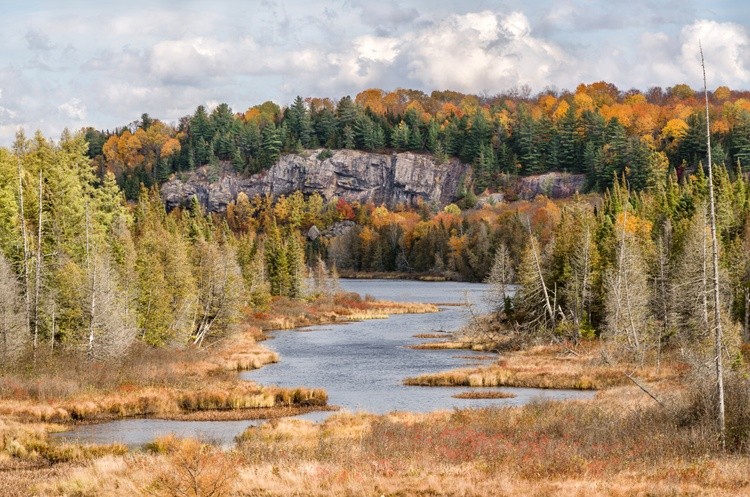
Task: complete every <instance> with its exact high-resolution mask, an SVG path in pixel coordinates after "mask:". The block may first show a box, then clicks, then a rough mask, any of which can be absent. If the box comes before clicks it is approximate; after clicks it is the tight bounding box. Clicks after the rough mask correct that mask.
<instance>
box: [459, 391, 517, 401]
mask: <svg viewBox="0 0 750 497" xmlns="http://www.w3.org/2000/svg"><path fill="white" fill-rule="evenodd" d="M515 396H516V394H514V393H510V392H498V391H497V390H485V391H481V390H473V391H469V392H461V393H457V394H455V395H451V397H453V398H454V399H513V398H515Z"/></svg>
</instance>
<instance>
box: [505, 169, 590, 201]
mask: <svg viewBox="0 0 750 497" xmlns="http://www.w3.org/2000/svg"><path fill="white" fill-rule="evenodd" d="M585 186H586V176H585V175H583V174H569V173H547V174H539V175H536V176H526V177H523V178H519V179H518V183H517V184H516V185H514V190H515V192H516V193H517V195H518V198H520V199H524V200H531V199H533V198H534V197H536V196H537V195H544V196H546V197H549V198H566V197H571V196H573V195H575V194H576V192H578V193H582V192H583V190H584V187H585Z"/></svg>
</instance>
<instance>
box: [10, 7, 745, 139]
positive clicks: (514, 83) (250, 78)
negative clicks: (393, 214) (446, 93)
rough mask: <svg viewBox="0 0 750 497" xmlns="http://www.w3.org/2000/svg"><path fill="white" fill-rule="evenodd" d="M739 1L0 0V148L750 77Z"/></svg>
mask: <svg viewBox="0 0 750 497" xmlns="http://www.w3.org/2000/svg"><path fill="white" fill-rule="evenodd" d="M749 30H750V9H749V8H747V5H746V3H745V2H744V1H742V0H737V1H693V0H679V1H675V0H663V1H656V0H609V1H593V0H476V1H472V0H463V1H448V0H426V1H418V0H377V1H376V0H327V1H324V0H261V1H241V0H212V1H190V0H183V1H172V0H166V1H158V0H148V1H144V0H121V1H118V2H113V1H108V0H107V1H104V0H99V1H82V0H65V1H59V0H48V1H43V0H23V1H6V0H3V1H2V2H0V146H8V145H10V144H11V143H12V141H13V137H14V136H15V134H16V131H17V130H18V129H19V127H20V128H23V129H24V130H25V131H26V133H27V134H30V133H33V132H34V131H35V130H41V131H42V132H43V133H44V134H45V135H46V136H48V137H51V138H53V139H57V138H59V136H60V133H61V131H62V130H63V129H64V128H69V129H71V130H77V129H80V128H82V127H85V126H93V127H95V128H97V129H113V128H115V127H118V126H123V125H126V124H128V123H130V122H132V121H135V120H137V119H139V117H140V116H141V114H143V113H144V112H146V113H148V114H149V115H150V116H152V117H154V118H159V119H161V120H163V121H166V122H176V121H177V120H178V119H179V118H180V117H182V116H185V115H188V114H192V113H193V112H194V110H195V108H196V107H197V106H198V105H201V104H202V105H206V106H208V107H209V108H211V107H214V106H216V105H218V104H219V103H222V102H225V103H227V104H229V105H230V107H232V109H233V110H234V111H236V112H241V111H244V110H246V109H247V108H248V107H251V106H252V105H255V104H259V103H262V102H264V101H266V100H272V101H274V102H276V103H278V104H280V105H288V104H290V103H291V102H292V101H293V99H294V97H295V96H297V95H301V96H303V97H308V96H319V97H331V98H335V99H337V98H340V97H342V96H345V95H351V96H352V97H353V96H354V95H356V94H357V93H359V92H360V91H362V90H364V89H367V88H382V89H384V90H386V91H389V90H393V89H395V88H412V89H418V90H422V91H425V92H426V93H429V92H431V91H432V90H446V89H449V90H456V91H460V92H465V93H473V94H487V95H494V94H497V93H502V92H505V91H508V90H511V89H513V88H521V87H523V86H528V87H529V88H530V89H531V90H532V92H533V93H536V92H539V91H543V90H545V89H547V88H553V89H557V90H563V89H568V90H574V89H575V87H576V86H577V85H578V84H579V83H581V82H585V83H592V82H595V81H601V80H604V81H607V82H611V83H614V84H615V85H617V86H618V88H620V89H621V90H623V91H625V90H628V89H631V88H637V89H640V90H647V89H648V88H650V87H652V86H662V87H664V88H666V87H670V86H674V85H675V84H678V83H687V84H689V85H690V86H691V87H693V88H695V89H698V88H701V87H702V80H701V75H700V74H701V73H700V59H699V52H698V43H699V40H700V42H701V43H702V45H703V49H704V53H705V57H706V69H707V72H708V87H709V89H714V88H716V87H718V86H721V85H726V86H729V87H730V88H732V89H744V90H748V89H750V31H749Z"/></svg>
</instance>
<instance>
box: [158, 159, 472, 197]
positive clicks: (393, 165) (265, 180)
mask: <svg viewBox="0 0 750 497" xmlns="http://www.w3.org/2000/svg"><path fill="white" fill-rule="evenodd" d="M318 152H320V151H319V150H314V151H310V152H308V153H306V154H304V155H297V154H287V155H283V156H282V157H281V158H280V159H279V161H278V162H277V163H276V164H275V165H274V166H273V167H271V169H269V170H268V171H265V172H262V173H259V174H255V175H253V176H250V177H243V176H240V175H237V174H233V173H230V172H226V173H222V174H218V173H216V172H213V173H212V172H211V171H210V170H209V169H208V168H206V167H203V168H200V169H198V170H197V171H195V172H194V173H192V174H191V175H190V176H189V177H188V178H185V179H184V180H181V179H172V180H170V181H168V182H166V183H164V185H162V188H161V192H162V198H163V200H164V203H165V204H166V206H167V208H168V209H172V208H174V207H177V206H179V205H185V204H186V203H187V202H188V201H189V200H190V199H191V198H192V197H193V196H196V197H197V199H198V201H199V202H200V203H201V204H202V205H203V206H204V207H205V208H206V209H207V210H208V211H210V212H221V211H224V210H225V209H226V207H227V204H229V203H230V202H232V201H233V200H234V199H236V198H237V194H238V193H239V192H245V194H247V196H248V197H251V198H252V197H253V196H254V195H263V194H270V195H274V196H278V195H288V194H290V193H292V192H294V191H295V190H301V191H302V192H303V193H305V194H311V193H313V192H318V193H320V194H321V195H322V196H323V197H324V198H326V199H331V198H333V197H339V198H344V199H346V200H349V201H354V200H358V201H360V202H373V203H375V204H381V203H384V204H386V205H389V206H393V205H396V204H398V203H401V202H403V203H406V204H414V203H415V202H416V201H417V199H420V198H421V199H422V200H424V201H427V202H436V203H439V204H441V205H442V204H448V203H450V202H453V201H455V200H456V199H457V198H458V190H459V185H460V183H461V178H462V177H463V176H464V175H465V174H466V173H467V172H468V170H469V167H468V166H466V165H464V164H461V163H460V162H458V161H455V160H452V161H448V162H446V163H444V164H436V163H435V162H434V160H433V159H432V158H431V157H430V156H426V155H419V154H413V153H401V154H393V155H384V154H374V153H367V152H360V151H354V150H339V151H336V152H334V153H333V156H332V157H330V158H327V159H325V160H319V159H318V158H317V155H318ZM212 176H213V177H212Z"/></svg>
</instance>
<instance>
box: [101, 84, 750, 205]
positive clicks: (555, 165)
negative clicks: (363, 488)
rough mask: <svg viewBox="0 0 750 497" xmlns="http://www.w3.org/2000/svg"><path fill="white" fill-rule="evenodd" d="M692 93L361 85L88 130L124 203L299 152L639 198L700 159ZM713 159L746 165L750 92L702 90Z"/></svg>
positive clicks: (700, 123) (481, 181) (486, 184)
mask: <svg viewBox="0 0 750 497" xmlns="http://www.w3.org/2000/svg"><path fill="white" fill-rule="evenodd" d="M701 105H702V104H701V100H700V98H698V94H697V93H696V92H695V91H694V90H692V89H691V88H690V87H689V86H687V85H684V84H681V85H675V86H674V87H671V88H668V89H666V90H664V89H662V88H658V87H657V88H651V89H650V90H648V91H647V92H641V91H638V90H630V91H625V92H624V91H621V90H619V89H618V88H617V87H616V86H615V85H613V84H611V83H606V82H597V83H592V84H588V85H586V84H581V85H579V86H578V87H577V88H576V90H575V91H574V92H570V91H562V92H556V91H545V92H542V93H540V94H538V95H536V96H535V97H532V96H530V95H529V94H528V93H523V92H510V93H507V94H502V95H495V96H482V97H480V96H476V95H467V94H462V93H458V92H453V91H433V92H432V93H431V94H430V95H427V94H425V93H424V92H421V91H418V90H409V89H397V90H394V91H391V92H385V91H383V90H380V89H367V90H364V91H362V92H360V93H359V94H357V95H356V96H355V98H353V99H352V98H351V97H348V96H346V97H343V98H341V99H339V100H338V101H334V100H332V99H330V98H312V97H311V98H306V99H303V98H302V97H297V98H296V99H295V100H294V102H293V103H292V104H291V105H289V106H287V107H280V106H279V105H277V104H275V103H273V102H265V103H263V104H259V105H254V106H252V107H250V108H248V109H247V110H246V111H245V112H241V113H235V112H233V111H232V110H231V109H230V107H229V106H228V105H227V104H221V105H219V106H217V107H216V108H215V109H212V110H209V109H206V108H205V107H204V106H199V107H198V108H197V109H196V111H195V112H194V113H193V114H192V115H189V116H185V117H183V118H181V119H180V120H179V122H178V123H176V124H174V125H168V124H166V123H164V122H162V121H159V120H158V119H153V118H152V117H150V116H149V115H148V114H143V115H142V116H141V119H140V120H137V121H135V122H133V123H131V124H130V125H128V126H124V127H122V128H120V129H116V130H114V131H113V132H109V131H97V130H94V129H91V128H89V129H87V130H86V139H87V141H88V143H89V152H88V153H89V156H90V157H91V158H92V159H93V160H94V161H95V163H96V165H97V171H98V175H99V176H100V178H103V177H104V175H105V173H106V172H108V171H109V172H112V173H113V174H114V175H115V179H116V180H117V182H118V184H119V185H120V186H121V187H122V188H123V190H124V192H125V194H126V196H127V198H128V199H131V200H134V199H135V198H137V196H138V194H139V188H140V185H141V184H144V185H146V186H147V187H150V186H151V185H154V184H158V183H160V182H163V181H165V180H166V179H168V178H169V177H170V175H172V174H174V173H179V172H182V171H191V170H193V169H195V168H196V167H199V166H203V165H214V166H217V165H219V164H227V165H228V164H231V165H232V166H233V167H234V169H235V170H237V171H238V172H242V173H247V174H250V173H255V172H259V171H262V170H264V169H267V168H269V167H270V166H271V165H272V164H273V163H274V162H275V161H276V160H277V159H278V157H279V155H280V154H282V153H286V152H296V151H301V150H302V149H314V148H320V147H323V148H327V149H358V150H366V151H375V152H391V151H407V150H408V151H415V152H421V153H430V154H433V155H434V156H435V157H436V158H438V160H445V159H447V158H449V157H456V158H458V159H460V160H462V161H463V162H465V163H468V164H471V165H473V168H474V183H473V184H472V185H471V187H472V188H473V189H474V190H475V191H476V193H479V192H481V191H483V190H484V189H485V188H490V189H497V188H498V187H499V185H500V182H501V178H502V176H503V175H505V174H511V175H530V174H539V173H545V172H549V171H567V172H573V173H582V174H585V175H586V177H587V179H588V188H589V189H591V190H595V191H599V192H603V191H604V190H605V189H607V188H608V187H611V186H612V180H613V178H614V177H616V176H617V177H619V176H621V175H623V174H624V175H625V177H626V179H627V180H628V183H629V184H630V186H631V188H632V189H633V190H635V191H640V190H643V189H647V188H649V187H651V186H653V185H654V184H656V183H658V182H660V181H662V180H663V177H664V175H665V174H666V171H668V170H670V169H674V170H677V171H678V174H679V175H680V176H681V175H682V174H683V172H684V171H691V170H694V169H695V167H696V166H697V164H698V162H699V161H700V160H701V159H702V158H703V157H705V155H706V145H705V137H704V136H703V132H704V129H705V122H706V121H705V119H706V118H705V114H704V113H703V112H702V107H701ZM710 113H711V122H712V126H711V131H712V141H713V143H714V147H713V154H714V157H715V159H716V162H717V163H725V164H727V165H730V166H732V167H734V166H736V165H738V164H739V166H740V167H741V168H742V169H743V170H747V169H748V168H750V95H748V94H747V92H738V91H731V90H730V89H729V88H727V87H719V88H717V89H716V90H715V91H714V92H712V93H711V95H710Z"/></svg>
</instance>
